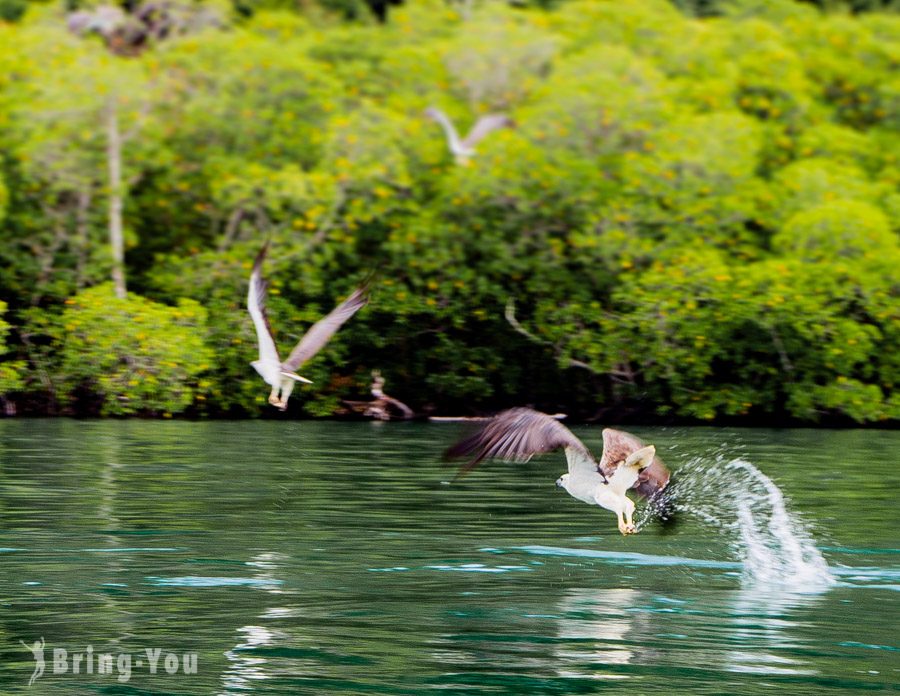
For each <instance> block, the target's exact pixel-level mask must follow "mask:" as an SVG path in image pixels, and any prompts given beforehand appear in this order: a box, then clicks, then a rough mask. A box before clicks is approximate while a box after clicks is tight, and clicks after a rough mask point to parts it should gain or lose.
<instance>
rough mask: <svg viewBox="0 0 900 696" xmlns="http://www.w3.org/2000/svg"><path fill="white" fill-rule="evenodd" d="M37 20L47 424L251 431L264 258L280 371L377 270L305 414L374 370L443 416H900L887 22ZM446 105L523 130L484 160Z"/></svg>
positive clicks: (655, 4) (12, 143) (33, 13)
mask: <svg viewBox="0 0 900 696" xmlns="http://www.w3.org/2000/svg"><path fill="white" fill-rule="evenodd" d="M31 5H32V6H31V7H30V9H29V11H28V12H27V13H26V14H25V16H24V17H22V18H21V19H20V20H19V21H17V22H16V23H11V24H2V23H0V394H5V398H6V399H7V400H9V401H11V402H14V403H18V404H19V405H20V408H21V410H23V411H26V412H36V413H58V412H67V411H68V412H76V413H88V414H90V413H103V414H156V415H166V414H168V415H171V414H178V413H185V414H192V415H210V416H221V415H230V416H238V415H240V416H243V415H251V416H258V415H260V414H261V413H263V412H264V411H265V397H266V393H267V389H266V388H265V385H263V384H262V383H261V382H260V381H259V379H258V377H257V375H256V374H255V372H253V370H252V369H251V368H250V367H249V365H248V363H249V361H251V360H253V359H254V358H255V357H256V355H255V351H256V347H255V338H254V333H253V329H252V326H251V324H250V320H249V317H248V316H247V312H246V310H245V308H244V301H245V294H246V283H247V279H248V276H249V269H250V265H251V262H252V259H253V257H254V255H255V253H256V252H257V251H258V249H259V247H260V246H261V244H262V243H263V241H264V240H266V239H270V240H271V243H272V253H271V257H270V262H269V263H268V264H267V265H268V268H267V275H268V277H269V278H270V280H271V287H270V290H269V295H270V297H269V303H268V304H269V311H270V314H271V317H272V322H273V325H274V326H275V329H276V340H278V341H279V344H280V345H281V347H282V351H286V350H288V349H289V347H290V344H291V343H292V342H294V341H296V339H297V338H298V337H299V336H300V335H301V334H302V332H303V331H304V330H305V329H306V328H308V327H309V326H310V325H311V323H312V322H314V321H315V320H316V319H317V318H319V317H320V316H321V315H322V314H324V313H325V312H327V311H328V310H330V309H331V307H333V306H334V304H335V303H336V302H337V301H338V300H339V299H340V298H342V297H344V296H346V294H348V292H349V291H350V290H351V289H352V288H353V287H354V286H355V285H356V284H357V283H359V282H360V280H361V279H362V278H364V277H365V276H367V275H368V274H369V273H370V272H371V271H372V270H375V271H376V272H377V273H376V276H375V279H374V281H373V293H372V302H371V304H370V306H369V307H368V308H366V309H364V310H363V311H362V312H360V313H359V314H358V315H357V316H356V317H354V319H353V320H352V321H351V322H349V323H348V324H347V325H346V326H345V327H344V328H343V329H342V330H341V331H340V332H339V333H338V334H337V336H336V337H335V338H334V340H333V341H332V342H331V343H330V344H329V346H328V347H327V348H326V349H325V350H324V351H323V352H322V353H321V354H320V356H319V357H317V358H316V360H315V361H313V362H312V363H311V364H310V365H309V368H308V370H306V372H304V374H305V375H306V376H308V377H309V378H311V379H312V380H313V381H314V382H315V384H314V385H312V386H311V387H304V388H302V389H299V390H298V391H299V396H300V397H301V398H299V399H295V400H294V401H293V402H292V403H293V404H294V406H293V408H294V409H297V410H302V412H304V413H306V414H309V415H329V414H332V413H334V412H335V411H336V410H337V409H338V407H339V404H340V401H341V399H345V398H354V397H355V396H357V395H358V394H360V393H363V392H364V391H365V390H366V387H367V386H368V384H369V381H370V380H369V375H370V372H371V370H373V369H380V370H381V371H382V373H383V374H384V375H385V377H386V379H387V383H388V389H389V390H390V391H391V393H394V394H396V395H397V396H399V397H402V399H403V400H404V401H405V402H407V403H408V404H410V405H411V406H413V407H414V408H415V409H416V410H418V411H420V412H427V411H439V412H442V413H457V412H462V413H471V412H478V411H487V410H491V409H497V408H500V407H505V406H511V405H517V404H518V405H523V404H533V405H535V406H538V407H540V408H545V409H552V410H557V409H562V410H566V411H568V412H570V413H573V414H576V415H579V416H582V417H594V416H597V417H602V418H604V419H605V420H607V421H612V420H620V421H621V420H628V419H632V418H671V419H679V418H680V419H698V420H702V421H711V420H716V419H723V418H735V419H746V420H747V421H748V422H751V421H754V420H756V421H768V422H778V421H781V420H786V419H792V420H799V421H804V422H816V421H821V420H822V419H827V420H830V421H833V422H834V421H836V422H855V423H871V422H884V421H889V420H894V421H896V420H897V419H898V418H900V392H898V386H897V385H898V382H900V351H898V350H897V347H898V345H900V301H898V299H900V298H898V295H900V275H898V273H897V268H898V267H900V240H898V232H900V162H898V156H900V88H898V82H897V79H896V75H897V74H898V69H900V17H898V16H896V15H894V14H890V13H888V12H878V11H873V12H870V13H865V14H860V15H852V14H849V13H846V12H844V11H834V12H823V11H821V10H819V9H817V8H816V7H814V6H811V5H807V4H803V3H794V2H789V1H788V0H753V1H751V0H741V1H739V2H738V1H735V2H719V3H714V5H715V7H714V8H713V9H714V11H706V10H708V9H709V7H706V6H705V7H706V10H704V8H700V7H699V6H698V7H694V8H688V9H693V10H694V11H693V12H684V11H681V10H680V9H679V8H678V7H676V6H675V5H674V4H672V3H669V2H666V1H665V0H641V1H640V2H629V3H622V2H613V1H612V0H609V1H607V0H568V1H567V2H560V3H550V4H548V6H547V7H544V6H543V3H525V4H523V5H522V6H511V5H507V4H505V3H499V2H498V3H490V2H484V3H480V4H479V3H462V4H458V3H451V4H445V3H443V2H437V1H436V0H422V1H419V2H414V3H412V2H411V3H406V4H402V5H400V6H397V7H393V8H391V10H390V12H388V13H387V16H386V19H385V21H384V22H377V21H375V20H374V19H372V18H371V16H370V15H368V13H367V12H366V11H365V9H364V6H363V5H362V4H361V3H360V4H358V5H354V7H356V8H357V9H354V10H353V11H352V12H351V11H348V12H344V14H345V15H349V16H351V18H350V19H346V18H345V17H342V16H339V15H337V14H334V13H332V12H329V11H327V8H328V7H329V6H330V5H329V4H328V3H325V5H324V7H325V8H326V9H322V6H319V5H314V4H310V5H309V6H308V7H307V9H306V11H303V12H297V11H292V10H289V9H287V8H284V9H282V8H280V7H279V6H278V4H277V3H261V4H259V3H257V4H254V3H249V4H247V7H246V8H244V11H241V12H237V13H235V12H234V10H233V8H232V7H231V6H229V5H227V4H221V5H217V4H215V3H209V4H206V5H203V6H202V7H203V8H204V11H205V12H206V13H207V14H206V15H204V17H205V18H206V19H205V20H204V21H196V22H187V21H185V22H184V23H183V25H179V26H183V27H184V30H183V31H177V32H176V31H173V32H171V33H169V34H168V35H166V36H165V37H164V38H158V37H156V38H151V39H150V40H148V41H147V43H146V44H143V45H142V47H141V50H140V51H125V52H119V53H116V52H114V51H111V50H110V47H109V46H108V45H107V44H106V43H104V41H103V40H102V38H101V37H98V36H94V35H91V34H90V33H87V34H83V35H76V34H74V33H72V32H71V31H68V30H67V28H66V22H67V19H66V11H67V10H66V7H65V6H64V5H63V4H59V5H57V4H52V3H51V4H31ZM682 5H683V6H684V4H682ZM709 6H710V7H711V6H712V4H709ZM348 7H349V5H348ZM248 8H249V9H248ZM359 8H363V9H359ZM698 9H699V10H703V11H697V10H698ZM697 14H699V15H709V16H702V17H698V16H696V15H697ZM213 16H215V18H216V19H215V21H212V20H210V19H209V18H210V17H213ZM110 104H114V105H115V109H116V114H117V118H118V125H119V131H120V132H121V139H122V140H121V165H122V171H121V175H122V184H121V186H120V187H119V188H120V189H121V190H120V191H118V194H120V196H121V199H122V204H123V206H124V209H123V221H124V242H125V247H126V252H125V272H126V275H127V278H128V291H129V292H128V296H127V297H125V298H124V299H123V298H116V297H115V296H114V295H113V294H112V291H111V289H110V286H109V285H108V284H107V281H108V279H109V277H110V271H111V268H112V265H113V256H112V254H111V251H110V246H109V243H108V241H107V232H106V224H107V223H106V215H107V207H108V205H109V201H110V199H111V198H112V192H111V190H110V185H109V181H108V179H107V175H106V172H107V158H108V157H109V135H108V133H107V131H106V130H105V126H104V123H105V122H104V114H108V113H109V112H108V109H109V108H110ZM432 105H434V106H437V107H439V108H441V109H442V110H444V111H445V112H446V113H447V114H448V115H449V116H450V117H451V118H452V119H453V121H454V122H455V123H456V124H457V126H458V127H459V128H460V130H461V131H462V132H465V131H466V130H467V129H468V127H469V126H470V125H471V124H473V123H474V122H475V121H476V120H477V119H478V117H479V116H481V115H483V114H486V113H491V112H504V113H507V114H509V115H510V116H511V117H512V118H513V119H514V121H515V123H516V126H515V128H510V129H503V130H500V131H497V132H494V133H492V134H490V136H489V137H487V138H485V139H484V140H483V141H482V142H481V143H479V145H478V147H477V154H476V156H474V157H473V158H471V161H470V162H469V163H468V164H463V165H460V164H457V163H456V162H455V161H454V158H453V156H452V155H451V154H450V152H449V151H448V149H447V146H446V143H445V140H444V136H443V133H442V132H441V129H440V128H439V127H438V125H437V124H435V123H433V122H432V121H430V120H429V119H427V118H426V117H425V116H424V111H425V109H426V108H427V107H429V106H432ZM3 310H5V313H4V312H3Z"/></svg>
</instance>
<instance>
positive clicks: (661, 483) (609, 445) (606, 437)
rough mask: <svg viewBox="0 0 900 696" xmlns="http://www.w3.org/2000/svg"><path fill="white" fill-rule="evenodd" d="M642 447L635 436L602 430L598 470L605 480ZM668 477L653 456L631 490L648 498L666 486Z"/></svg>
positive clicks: (666, 469)
mask: <svg viewBox="0 0 900 696" xmlns="http://www.w3.org/2000/svg"><path fill="white" fill-rule="evenodd" d="M642 447H644V442H643V440H641V439H640V438H639V437H637V436H636V435H632V434H631V433H626V432H624V431H622V430H614V429H613V428H606V429H604V431H603V456H602V457H600V470H601V471H602V472H603V473H604V475H605V476H606V477H607V478H608V477H610V476H612V475H613V473H615V471H616V469H617V468H618V466H619V464H620V463H621V462H623V461H624V460H625V459H627V458H628V455H629V454H632V453H633V452H637V451H638V450H639V449H641V448H642ZM669 476H670V474H669V470H668V468H666V465H665V464H663V462H662V460H661V459H660V458H659V457H658V456H654V457H653V463H652V464H651V465H650V466H648V467H647V468H646V469H644V470H643V471H642V472H641V473H640V474H639V475H638V480H637V482H636V483H635V484H634V486H632V488H634V490H635V491H637V493H638V494H639V495H641V496H643V497H645V498H650V497H652V496H653V495H654V494H655V493H656V492H657V491H661V490H662V489H663V488H665V487H666V486H667V485H668V483H669Z"/></svg>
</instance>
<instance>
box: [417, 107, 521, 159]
mask: <svg viewBox="0 0 900 696" xmlns="http://www.w3.org/2000/svg"><path fill="white" fill-rule="evenodd" d="M425 115H426V116H428V117H429V118H431V119H432V120H434V121H437V122H438V123H440V124H441V127H442V128H443V129H444V134H445V135H446V136H447V147H449V148H450V152H452V153H453V156H454V157H455V158H456V162H457V164H466V163H467V162H468V161H469V158H470V157H473V156H474V155H475V146H476V145H477V144H478V143H479V142H481V141H482V140H484V138H485V137H487V135H488V134H490V133H492V132H493V131H495V130H499V129H500V128H507V127H509V126H512V125H513V120H512V119H511V118H510V117H509V116H507V115H506V114H486V115H484V116H482V117H481V118H479V119H478V121H476V123H475V125H474V126H472V130H470V131H469V133H468V135H466V137H465V138H462V139H460V137H459V133H457V132H456V127H455V126H454V125H453V122H452V121H451V120H450V119H449V117H448V116H447V114H445V113H444V112H443V111H441V110H440V109H438V108H437V107H436V106H431V107H429V108H427V109H425Z"/></svg>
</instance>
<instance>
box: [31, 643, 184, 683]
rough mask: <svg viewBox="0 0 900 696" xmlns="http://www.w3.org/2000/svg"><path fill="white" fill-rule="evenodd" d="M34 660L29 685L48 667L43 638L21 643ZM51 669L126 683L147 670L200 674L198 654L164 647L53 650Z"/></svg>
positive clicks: (148, 672) (156, 672) (56, 671)
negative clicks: (139, 650)
mask: <svg viewBox="0 0 900 696" xmlns="http://www.w3.org/2000/svg"><path fill="white" fill-rule="evenodd" d="M19 642H20V643H21V644H22V645H23V646H25V648H26V649H27V650H28V651H29V652H30V653H31V655H32V657H33V658H34V673H32V675H31V679H29V680H28V686H31V685H32V684H34V682H35V681H37V680H38V679H40V678H41V676H43V674H44V670H45V669H46V667H47V661H46V660H45V658H44V648H45V647H46V643H45V642H44V637H43V636H41V639H40V640H36V641H34V643H32V644H31V645H29V644H28V643H26V642H25V641H23V640H20V641H19ZM52 655H53V657H52V659H51V660H50V667H51V671H52V673H53V674H96V675H99V676H101V677H107V676H112V675H115V677H116V679H117V680H118V681H119V682H120V683H122V684H124V683H126V682H128V681H129V680H130V679H131V675H132V672H133V670H144V669H146V671H147V674H153V675H155V674H168V675H173V674H179V673H181V674H197V653H195V652H186V653H180V654H179V653H175V652H171V651H168V650H163V649H162V648H145V649H144V652H143V653H135V654H132V653H127V652H122V653H97V654H95V653H94V647H93V646H92V645H88V646H87V647H86V648H85V649H84V650H81V651H79V652H74V651H69V650H67V649H66V648H53V652H52Z"/></svg>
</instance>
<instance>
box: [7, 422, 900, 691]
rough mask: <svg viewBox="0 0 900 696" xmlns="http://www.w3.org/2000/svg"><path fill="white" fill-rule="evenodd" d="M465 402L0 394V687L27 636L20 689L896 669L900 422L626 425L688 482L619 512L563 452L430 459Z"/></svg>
mask: <svg viewBox="0 0 900 696" xmlns="http://www.w3.org/2000/svg"><path fill="white" fill-rule="evenodd" d="M461 429H462V428H461V426H458V425H455V424H454V425H449V424H446V425H422V424H346V423H315V422H289V421H284V422H275V421H268V422H239V423H222V422H215V423H185V422H174V423H173V422H147V421H124V422H112V421H110V422H76V421H66V420H56V421H33V420H31V421H26V420H6V421H0V474H2V477H0V562H2V564H3V565H2V568H3V572H2V575H0V590H2V613H0V633H2V635H0V688H2V690H3V692H4V693H10V692H16V691H19V690H21V691H22V692H23V693H24V692H25V690H26V689H29V687H28V686H27V684H28V681H29V679H30V678H31V677H32V675H33V674H34V670H35V662H34V661H33V659H32V655H31V653H30V652H29V651H28V650H26V648H25V647H24V646H23V645H22V643H27V644H29V645H32V644H33V643H34V641H37V640H40V639H41V638H43V639H44V641H45V647H44V655H45V658H46V662H45V671H44V673H43V674H42V675H41V676H39V677H38V678H37V680H36V682H35V684H34V686H32V687H30V689H29V692H30V693H64V694H79V693H84V694H97V693H103V694H114V693H123V694H126V693H127V694H136V693H154V694H157V693H166V694H168V693H173V694H214V693H248V692H259V693H285V694H297V693H308V694H322V693H345V694H364V693H384V694H421V693H425V692H429V691H433V690H439V689H440V690H442V691H450V692H454V693H465V694H522V693H535V694H571V693H593V692H596V691H601V690H610V691H612V692H619V693H624V692H625V690H626V689H627V690H628V693H636V694H642V693H651V692H657V691H658V692H660V693H707V694H724V693H734V694H737V693H740V694H756V693H764V692H765V693H769V692H770V691H771V689H772V687H773V686H777V687H780V688H783V689H784V690H785V691H786V692H789V693H793V694H798V693H801V694H802V693H809V694H813V693H829V692H831V693H865V692H868V691H892V690H895V689H896V685H897V684H898V683H900V638H898V635H900V631H898V624H900V615H898V605H900V602H898V599H900V594H898V590H900V555H898V554H900V538H898V537H900V531H898V530H900V513H898V506H897V496H896V491H897V487H898V484H900V474H898V470H897V459H898V458H897V455H896V449H897V446H898V445H900V433H897V432H884V431H866V432H863V431H845V432H830V431H816V430H783V431H771V430H726V429H713V428H696V429H648V428H642V429H635V432H637V433H638V434H640V435H642V436H643V437H644V438H645V439H647V440H648V441H650V442H653V443H654V444H656V446H657V450H658V451H659V452H660V454H661V455H662V456H663V457H664V459H666V461H667V462H668V463H669V464H670V465H671V466H672V468H673V469H675V470H676V472H677V476H678V478H677V483H676V485H677V489H676V490H677V494H678V500H679V506H680V508H681V510H680V513H679V515H678V520H677V522H676V523H675V524H674V525H671V526H668V527H663V526H662V525H661V524H660V523H659V522H658V521H656V520H653V519H643V520H642V522H641V525H640V526H641V533H640V534H638V535H637V536H633V537H629V538H624V537H622V536H621V535H619V533H618V531H617V529H616V525H615V518H614V516H613V515H612V514H610V513H608V512H606V511H603V510H600V509H598V508H590V507H588V506H586V505H584V504H582V503H579V502H577V501H575V500H574V499H572V498H570V497H568V496H567V495H566V494H565V493H563V492H562V491H558V490H557V489H556V488H555V486H554V481H555V479H556V477H557V476H558V475H559V474H560V473H561V472H562V471H563V470H564V459H563V457H562V455H550V456H547V457H543V458H541V459H537V460H534V461H532V462H531V463H530V464H527V465H519V466H516V465H505V464H502V463H492V464H488V465H485V466H484V467H482V468H480V469H478V470H476V471H475V472H473V473H472V474H470V475H469V476H467V477H465V478H464V479H462V480H461V481H458V482H456V483H454V484H453V485H447V484H446V483H445V482H446V481H447V480H449V479H450V478H452V470H449V469H447V468H445V467H444V466H443V465H442V464H441V463H440V453H441V451H442V450H443V448H444V447H446V445H448V444H449V443H450V442H451V440H452V439H453V438H454V437H455V436H456V435H458V434H459V433H460V431H461ZM576 430H577V431H578V433H579V435H581V436H583V437H584V438H585V439H586V441H587V442H588V444H590V445H593V446H595V447H599V443H600V428H589V427H583V428H577V429H576ZM640 515H641V508H639V516H640ZM87 646H91V648H92V651H93V652H92V653H91V656H92V657H93V656H94V655H99V654H101V653H108V654H110V655H112V656H113V657H114V659H115V660H119V659H125V658H127V659H128V660H130V661H131V663H130V664H131V666H130V669H128V670H126V669H124V668H125V667H126V666H127V664H126V663H124V662H123V663H122V664H121V667H122V668H123V669H118V667H119V666H120V664H119V663H118V662H115V663H114V664H113V665H112V667H113V669H112V670H111V671H112V673H111V674H102V675H101V674H97V673H96V671H97V669H98V667H97V662H96V660H94V661H93V662H91V660H89V659H88V657H87ZM59 649H65V650H66V651H67V653H66V655H67V659H66V662H65V669H66V671H65V673H59V674H54V673H53V672H54V666H53V663H52V654H53V650H59ZM148 649H149V650H151V651H154V650H160V651H161V652H160V653H159V654H160V658H159V661H158V663H157V673H156V674H150V668H149V666H148V661H149V659H148V657H147V655H146V651H147V650H148ZM79 652H80V653H84V654H85V655H86V657H85V658H84V660H83V661H82V662H81V663H79V672H80V673H79V674H73V670H74V658H73V657H72V655H73V654H74V653H79ZM190 653H196V656H197V666H196V673H188V674H185V673H184V672H185V669H184V663H183V662H182V660H183V658H184V656H185V654H188V655H189V654H190ZM169 654H172V655H173V656H174V657H173V659H177V660H178V663H177V665H176V667H177V669H176V670H173V671H174V673H173V674H168V673H167V672H166V670H165V669H164V659H165V657H166V655H169ZM151 655H152V653H151ZM121 656H124V658H123V657H121ZM139 660H140V661H141V662H140V664H139V663H138V661H139ZM89 663H90V664H91V666H92V669H93V672H94V673H93V674H85V673H84V672H85V670H86V665H88V664H89ZM169 666H170V667H171V666H172V665H171V664H170V665H169ZM187 671H188V672H192V671H193V670H192V669H191V668H190V661H188V670H187ZM126 676H127V681H126V680H125V677H126Z"/></svg>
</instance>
